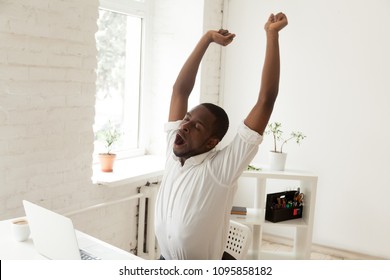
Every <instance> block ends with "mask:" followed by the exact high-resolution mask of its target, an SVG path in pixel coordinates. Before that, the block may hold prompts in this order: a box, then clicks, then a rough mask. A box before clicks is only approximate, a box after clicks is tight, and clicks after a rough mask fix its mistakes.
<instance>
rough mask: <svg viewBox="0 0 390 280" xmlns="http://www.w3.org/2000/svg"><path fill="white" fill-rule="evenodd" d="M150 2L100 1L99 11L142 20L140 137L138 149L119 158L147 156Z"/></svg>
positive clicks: (139, 105)
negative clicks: (145, 127)
mask: <svg viewBox="0 0 390 280" xmlns="http://www.w3.org/2000/svg"><path fill="white" fill-rule="evenodd" d="M149 4H150V1H148V0H144V1H136V0H100V1H99V9H105V10H110V11H113V12H117V13H122V14H126V15H130V16H135V17H139V18H141V19H142V25H141V57H140V81H139V96H138V135H137V138H138V139H137V142H138V145H137V148H134V149H125V150H121V149H118V150H116V151H115V152H116V154H117V158H118V159H124V158H131V157H136V156H142V155H145V154H146V147H145V146H146V145H145V143H147V139H146V135H145V134H144V131H143V129H142V128H141V123H142V117H143V114H144V112H143V106H142V104H143V99H144V98H145V93H144V84H145V75H144V74H145V72H146V70H145V69H146V68H147V66H146V61H145V53H146V50H147V47H146V44H147V41H148V40H147V36H148V33H149V32H148V31H147V28H148V26H149V25H148V14H149V13H148V11H149V8H148V5H149ZM94 156H95V155H94ZM94 163H97V159H95V158H94Z"/></svg>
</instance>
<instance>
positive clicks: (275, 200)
mask: <svg viewBox="0 0 390 280" xmlns="http://www.w3.org/2000/svg"><path fill="white" fill-rule="evenodd" d="M302 213H303V194H302V193H299V191H286V192H278V193H270V194H267V202H266V208H265V219H266V220H267V221H270V222H273V223H277V222H281V221H286V220H291V219H298V218H302Z"/></svg>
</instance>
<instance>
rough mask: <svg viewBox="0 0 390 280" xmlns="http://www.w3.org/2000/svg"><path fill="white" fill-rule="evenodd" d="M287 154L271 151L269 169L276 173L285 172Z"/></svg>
mask: <svg viewBox="0 0 390 280" xmlns="http://www.w3.org/2000/svg"><path fill="white" fill-rule="evenodd" d="M286 158H287V154H286V153H276V152H272V151H270V152H269V153H268V161H269V169H270V170H275V171H283V170H284V167H285V165H286Z"/></svg>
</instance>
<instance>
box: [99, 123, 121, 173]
mask: <svg viewBox="0 0 390 280" xmlns="http://www.w3.org/2000/svg"><path fill="white" fill-rule="evenodd" d="M95 136H96V139H97V140H99V141H101V142H102V143H103V144H104V146H105V149H106V151H105V152H104V153H99V155H98V156H99V160H100V165H101V169H102V171H103V172H112V171H113V166H114V161H115V159H116V154H115V153H112V152H111V151H112V148H113V147H114V145H115V143H116V142H117V141H118V140H119V139H120V138H121V136H122V132H121V130H120V129H119V126H117V125H115V124H113V123H112V122H111V121H108V122H107V123H106V124H105V125H104V126H103V127H102V128H101V129H100V130H98V131H97V132H96V134H95Z"/></svg>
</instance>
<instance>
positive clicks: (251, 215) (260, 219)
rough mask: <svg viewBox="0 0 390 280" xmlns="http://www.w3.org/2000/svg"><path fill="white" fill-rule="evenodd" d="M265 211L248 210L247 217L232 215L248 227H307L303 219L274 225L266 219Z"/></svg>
mask: <svg viewBox="0 0 390 280" xmlns="http://www.w3.org/2000/svg"><path fill="white" fill-rule="evenodd" d="M264 216H265V211H264V209H256V208H247V214H246V215H230V218H231V219H232V220H235V221H237V222H240V223H243V224H246V225H271V226H284V227H307V223H306V222H305V220H304V219H303V218H299V219H292V220H287V221H282V222H277V223H272V222H270V221H266V220H265V219H264Z"/></svg>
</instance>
